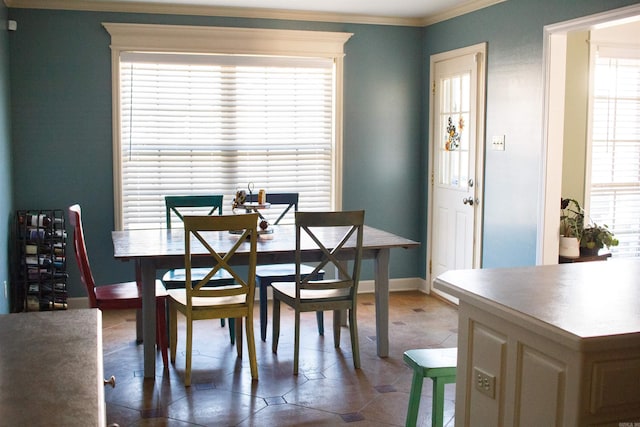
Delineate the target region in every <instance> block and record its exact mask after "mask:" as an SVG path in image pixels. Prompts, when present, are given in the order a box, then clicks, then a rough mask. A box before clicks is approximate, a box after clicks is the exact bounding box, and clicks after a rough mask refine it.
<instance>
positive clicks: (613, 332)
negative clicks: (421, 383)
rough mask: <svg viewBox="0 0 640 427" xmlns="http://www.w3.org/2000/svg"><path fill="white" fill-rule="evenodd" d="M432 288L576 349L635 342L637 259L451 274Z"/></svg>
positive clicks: (638, 324) (638, 330)
mask: <svg viewBox="0 0 640 427" xmlns="http://www.w3.org/2000/svg"><path fill="white" fill-rule="evenodd" d="M435 288H436V289H439V290H442V291H444V292H447V293H449V294H451V295H453V296H455V297H457V298H459V299H460V301H461V302H467V303H470V304H473V305H478V306H482V308H484V309H488V311H489V312H491V311H493V312H498V311H499V312H501V313H503V314H504V313H506V314H507V315H508V316H510V317H512V318H513V319H517V318H520V319H521V320H522V322H520V323H521V324H523V325H525V324H530V322H531V321H533V322H534V327H537V328H538V329H539V330H540V331H545V332H552V333H555V334H556V335H558V337H557V338H558V339H559V340H566V339H567V338H570V339H571V340H573V341H574V342H575V343H576V344H577V345H580V346H582V345H586V344H588V342H589V341H598V342H600V343H602V341H603V340H606V339H607V338H609V337H612V336H620V335H624V334H635V335H638V338H640V261H638V260H623V259H619V260H616V259H610V260H609V261H601V262H584V263H574V264H559V265H548V266H535V267H519V268H501V269H478V270H452V271H448V272H446V273H443V274H442V275H440V276H439V277H437V278H436V279H435ZM513 319H512V320H513Z"/></svg>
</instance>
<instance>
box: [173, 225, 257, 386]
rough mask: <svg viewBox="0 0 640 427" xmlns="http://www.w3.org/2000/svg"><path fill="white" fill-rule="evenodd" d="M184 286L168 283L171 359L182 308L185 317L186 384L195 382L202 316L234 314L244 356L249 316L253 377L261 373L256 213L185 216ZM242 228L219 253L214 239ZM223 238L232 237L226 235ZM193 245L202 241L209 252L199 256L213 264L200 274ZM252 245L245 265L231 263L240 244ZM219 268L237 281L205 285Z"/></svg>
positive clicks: (218, 316)
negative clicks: (196, 336)
mask: <svg viewBox="0 0 640 427" xmlns="http://www.w3.org/2000/svg"><path fill="white" fill-rule="evenodd" d="M183 221H184V235H185V242H184V246H185V257H184V262H185V272H186V280H185V286H184V288H182V289H169V290H168V293H169V330H170V339H169V344H170V350H171V351H170V353H171V362H172V363H175V360H176V347H177V340H178V317H177V313H178V312H180V313H182V314H183V315H184V316H185V317H186V323H187V325H186V326H187V331H186V332H187V333H186V335H187V336H186V341H187V344H186V346H187V348H186V356H185V358H186V364H185V378H184V384H185V386H190V385H191V353H192V347H193V321H194V320H201V319H223V318H230V319H232V318H233V319H235V332H236V348H237V353H238V357H242V318H246V322H245V325H246V335H247V347H248V353H249V364H250V367H251V377H252V378H253V379H254V380H255V379H258V365H257V361H256V346H255V340H254V336H253V300H254V295H255V273H256V260H257V254H256V249H257V234H258V233H257V221H258V214H255V213H254V214H247V215H222V216H185V217H184V220H183ZM231 230H234V231H237V230H240V231H241V232H242V234H240V235H238V237H237V240H235V243H234V244H233V246H232V247H231V248H230V249H229V250H228V251H227V252H226V253H219V252H218V250H217V249H216V243H217V241H219V240H220V233H211V232H225V233H227V232H229V231H231ZM224 238H230V237H228V236H226V235H225V236H224ZM194 244H195V245H198V246H202V247H204V249H205V250H206V251H207V254H206V255H201V254H198V255H197V257H198V258H202V256H209V257H211V258H212V260H213V262H212V264H213V267H211V268H208V270H209V272H208V273H207V274H206V275H205V276H204V277H203V278H201V279H199V280H195V279H193V276H192V270H193V268H192V262H193V260H194V258H195V257H196V255H195V254H193V253H192V249H193V247H194ZM244 245H249V248H250V251H249V257H248V263H245V264H246V267H247V268H242V269H235V268H233V265H232V264H233V260H234V259H235V258H236V257H237V256H238V255H237V251H238V249H239V248H240V247H241V246H244ZM220 270H225V271H227V272H228V273H229V274H230V275H231V276H232V277H233V278H234V284H233V285H226V286H216V287H207V286H206V285H207V283H208V282H209V279H211V277H213V276H215V275H216V274H217V273H218V272H219V271H220Z"/></svg>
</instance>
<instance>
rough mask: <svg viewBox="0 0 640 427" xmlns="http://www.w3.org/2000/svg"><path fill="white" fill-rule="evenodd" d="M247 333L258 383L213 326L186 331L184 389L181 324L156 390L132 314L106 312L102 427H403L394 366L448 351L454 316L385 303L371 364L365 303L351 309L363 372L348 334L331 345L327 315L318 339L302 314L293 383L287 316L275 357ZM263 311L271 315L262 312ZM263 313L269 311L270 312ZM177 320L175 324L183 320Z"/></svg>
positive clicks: (402, 295)
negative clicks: (418, 354)
mask: <svg viewBox="0 0 640 427" xmlns="http://www.w3.org/2000/svg"><path fill="white" fill-rule="evenodd" d="M255 310H256V311H255V316H254V322H255V331H256V337H257V338H256V347H257V358H258V371H259V380H258V381H256V382H252V381H251V375H250V371H249V364H248V361H247V360H246V343H245V358H244V359H242V360H240V359H237V358H236V349H235V347H232V346H231V345H230V343H229V334H228V330H227V329H226V328H224V329H223V328H222V327H221V326H220V322H219V321H217V320H210V321H209V320H206V321H204V320H203V321H198V322H196V323H195V325H196V326H195V329H194V355H193V380H192V384H193V385H192V386H191V387H189V388H186V387H184V384H183V375H184V363H185V362H184V353H183V352H184V348H185V341H184V322H181V323H179V332H178V356H177V359H176V363H175V365H171V366H170V367H169V369H168V371H164V370H163V366H162V358H161V357H160V353H158V354H157V361H156V367H157V371H156V378H155V381H150V380H144V379H143V375H142V372H143V371H142V346H141V345H136V343H135V312H133V311H121V312H104V313H103V342H104V373H105V378H108V377H109V376H111V375H115V377H116V381H117V385H116V387H115V388H114V389H112V388H110V387H106V388H105V399H106V402H107V422H108V424H112V423H117V424H119V425H120V426H121V427H124V426H301V425H307V426H336V425H351V426H404V422H405V417H406V413H407V406H408V401H409V390H410V386H411V375H412V371H411V370H410V369H409V368H408V367H407V366H406V365H405V364H404V362H403V360H402V353H403V351H405V350H407V349H411V348H426V347H455V346H456V344H457V332H458V320H457V310H456V308H455V307H453V306H451V305H449V304H446V303H444V302H442V301H441V300H438V299H436V298H433V297H430V296H428V295H425V294H422V293H420V292H417V291H412V292H394V293H392V294H391V295H390V309H389V313H390V314H389V317H390V318H389V321H390V325H389V335H390V343H389V344H390V354H389V357H388V358H379V357H378V356H377V355H376V343H375V307H374V305H373V294H363V295H361V296H359V300H358V328H359V335H360V339H359V342H360V354H361V365H362V368H361V369H359V370H356V369H354V368H353V364H352V358H351V345H350V341H349V330H348V328H343V329H342V334H341V335H342V336H341V342H340V348H339V349H336V348H334V346H333V335H332V333H331V330H332V329H331V324H332V323H331V322H332V316H331V313H325V329H326V331H327V334H326V336H324V337H321V336H319V335H318V334H317V329H316V320H315V315H314V314H313V313H303V316H302V337H301V355H300V374H299V375H298V376H294V375H293V312H291V311H290V310H289V309H288V308H287V307H286V306H283V313H282V321H281V322H282V326H281V334H280V342H279V347H278V353H277V354H273V353H272V352H271V325H269V328H268V332H267V341H266V342H262V341H260V332H259V320H258V319H259V316H258V305H257V304H256V306H255ZM269 310H271V307H269ZM269 314H271V311H269ZM181 320H182V319H181ZM445 394H446V402H445V425H446V426H450V427H452V426H453V425H454V421H453V415H454V398H455V385H453V384H452V385H447V386H446V393H445ZM418 420H419V421H418V425H420V426H430V425H431V381H430V380H429V379H425V382H424V389H423V392H422V402H421V405H420V413H419V416H418Z"/></svg>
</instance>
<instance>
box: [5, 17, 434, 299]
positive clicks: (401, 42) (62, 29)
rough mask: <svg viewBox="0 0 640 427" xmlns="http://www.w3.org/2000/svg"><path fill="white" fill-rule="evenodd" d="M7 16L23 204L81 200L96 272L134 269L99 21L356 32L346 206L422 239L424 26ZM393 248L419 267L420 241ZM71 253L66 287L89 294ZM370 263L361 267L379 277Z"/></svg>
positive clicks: (399, 272)
mask: <svg viewBox="0 0 640 427" xmlns="http://www.w3.org/2000/svg"><path fill="white" fill-rule="evenodd" d="M10 15H11V18H12V19H15V20H16V21H17V22H18V31H17V32H15V33H13V34H11V39H10V57H11V87H12V92H13V96H12V115H13V121H14V127H13V140H14V145H13V156H14V162H13V164H14V166H15V170H14V177H15V178H16V185H15V187H14V197H15V206H16V208H17V209H20V208H64V207H67V206H69V205H70V204H72V203H75V202H78V203H80V204H81V205H82V206H83V208H84V209H83V218H84V221H85V229H86V230H87V232H86V239H87V246H88V250H89V255H90V258H91V260H92V270H93V273H94V276H95V277H96V280H97V281H98V283H104V282H106V281H111V282H113V281H116V280H124V279H130V278H131V277H133V266H132V265H131V264H130V263H121V262H116V261H114V260H113V249H112V245H111V237H110V232H111V230H113V227H114V221H113V184H112V130H111V116H112V114H111V51H110V49H109V42H110V38H109V35H108V33H107V32H106V31H105V30H104V28H103V27H102V25H101V23H102V22H139V23H162V24H181V25H218V26H244V27H249V26H259V27H268V28H294V29H310V30H325V31H345V32H352V33H354V35H353V37H352V38H351V39H350V40H349V41H348V42H347V45H346V58H345V82H344V90H345V92H344V99H345V104H344V111H345V113H344V123H345V128H344V188H343V194H344V208H345V209H360V208H362V209H365V210H366V212H367V214H366V222H367V224H369V225H371V226H374V227H380V228H384V229H386V230H389V231H392V232H395V233H398V234H401V235H403V236H406V237H409V238H412V239H415V240H420V239H421V236H420V234H419V223H420V221H421V220H422V212H420V211H419V209H418V206H419V196H418V194H419V193H417V192H416V188H417V187H418V185H419V181H420V180H421V179H422V178H421V176H422V174H421V172H420V171H421V166H422V165H421V162H420V123H421V117H422V112H421V110H420V108H421V102H422V100H421V92H420V88H421V80H422V64H421V58H422V54H421V52H422V50H421V41H422V38H421V37H422V29H420V28H411V27H393V26H372V25H350V24H321V23H295V22H286V21H280V22H277V21H265V20H246V19H224V18H208V17H186V16H167V15H139V14H117V13H94V12H69V11H44V10H27V9H11V10H10ZM229 202H230V201H229ZM392 252H393V253H392V261H391V276H392V277H416V276H419V275H421V272H420V271H419V267H418V266H419V258H420V256H421V254H420V251H417V250H412V251H403V250H394V251H392ZM67 255H68V256H71V255H72V254H71V253H68V254H67ZM69 260H70V261H72V262H68V265H69V271H70V274H71V277H70V294H71V296H83V295H84V294H85V293H84V290H83V289H82V287H81V284H80V282H79V277H78V273H77V269H76V266H75V262H73V258H71V257H70V258H69ZM372 267H373V266H372V265H371V263H369V266H365V268H364V272H363V278H365V279H366V278H371V277H372V272H373V268H372ZM365 273H366V274H365Z"/></svg>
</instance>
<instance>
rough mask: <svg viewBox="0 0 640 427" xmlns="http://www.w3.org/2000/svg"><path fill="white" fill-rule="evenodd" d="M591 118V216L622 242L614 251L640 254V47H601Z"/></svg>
mask: <svg viewBox="0 0 640 427" xmlns="http://www.w3.org/2000/svg"><path fill="white" fill-rule="evenodd" d="M593 70H594V76H593V90H592V101H591V102H592V104H591V105H592V117H591V141H590V142H591V185H590V194H589V215H590V216H591V219H592V220H593V221H595V222H596V223H598V224H607V225H608V226H609V228H610V229H611V230H612V231H613V233H614V234H615V236H616V238H617V239H618V240H619V241H620V244H619V246H617V247H613V248H611V251H612V252H613V253H615V254H616V256H620V257H638V256H640V50H633V49H628V48H613V47H607V46H599V47H598V49H597V54H596V57H595V64H594V68H593Z"/></svg>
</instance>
